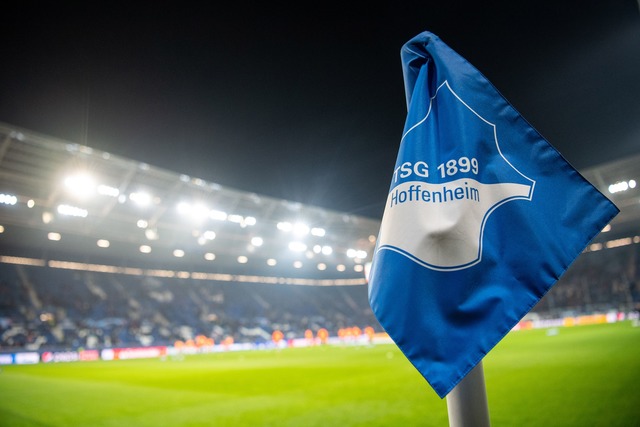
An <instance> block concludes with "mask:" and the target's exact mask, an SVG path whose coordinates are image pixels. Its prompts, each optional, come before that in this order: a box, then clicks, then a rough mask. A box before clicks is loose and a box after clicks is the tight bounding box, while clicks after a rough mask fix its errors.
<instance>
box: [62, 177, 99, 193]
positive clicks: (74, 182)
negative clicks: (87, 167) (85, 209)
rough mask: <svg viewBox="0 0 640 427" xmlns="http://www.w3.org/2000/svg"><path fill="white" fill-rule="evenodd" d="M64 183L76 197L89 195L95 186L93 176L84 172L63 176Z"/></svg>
mask: <svg viewBox="0 0 640 427" xmlns="http://www.w3.org/2000/svg"><path fill="white" fill-rule="evenodd" d="M64 185H65V187H67V189H68V190H69V191H70V192H71V193H73V194H74V195H76V196H78V197H83V198H84V197H88V196H90V195H91V194H92V193H93V192H94V191H95V188H96V185H95V183H94V181H93V178H92V177H91V176H90V175H88V174H86V173H78V174H76V175H71V176H68V177H66V178H65V180H64Z"/></svg>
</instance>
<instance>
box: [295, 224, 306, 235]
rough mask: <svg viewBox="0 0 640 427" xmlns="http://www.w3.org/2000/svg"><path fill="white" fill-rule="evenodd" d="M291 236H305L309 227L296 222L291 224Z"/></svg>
mask: <svg viewBox="0 0 640 427" xmlns="http://www.w3.org/2000/svg"><path fill="white" fill-rule="evenodd" d="M293 234H295V235H296V236H298V237H302V236H306V235H307V234H309V226H308V225H307V224H305V223H302V222H296V223H295V224H293Z"/></svg>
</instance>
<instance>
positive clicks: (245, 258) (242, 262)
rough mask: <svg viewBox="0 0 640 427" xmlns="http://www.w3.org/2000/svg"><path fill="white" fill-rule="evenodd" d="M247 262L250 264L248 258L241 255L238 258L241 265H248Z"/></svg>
mask: <svg viewBox="0 0 640 427" xmlns="http://www.w3.org/2000/svg"><path fill="white" fill-rule="evenodd" d="M247 262H249V258H247V257H246V256H244V255H240V256H239V257H238V263H239V264H246V263H247Z"/></svg>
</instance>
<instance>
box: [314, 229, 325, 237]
mask: <svg viewBox="0 0 640 427" xmlns="http://www.w3.org/2000/svg"><path fill="white" fill-rule="evenodd" d="M326 233H327V232H326V230H325V229H324V228H320V227H313V228H312V229H311V235H312V236H316V237H324V236H325V234H326Z"/></svg>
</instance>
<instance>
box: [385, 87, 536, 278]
mask: <svg viewBox="0 0 640 427" xmlns="http://www.w3.org/2000/svg"><path fill="white" fill-rule="evenodd" d="M414 95H415V94H414ZM425 105H426V103H425ZM420 114H421V115H420V116H418V117H419V119H418V120H416V121H417V122H416V123H415V124H414V125H413V126H412V127H410V128H409V129H408V130H407V131H406V132H405V134H404V136H403V138H402V142H401V146H400V151H399V155H398V161H397V163H396V168H395V170H394V172H393V178H392V183H391V190H390V192H389V196H388V198H387V204H386V207H385V211H384V218H383V220H382V228H381V229H380V235H379V240H378V250H393V251H396V252H398V253H400V254H402V255H404V256H406V257H408V258H410V259H412V260H413V261H415V262H417V263H418V264H421V265H423V266H425V267H428V268H430V269H433V270H442V271H452V270H461V269H464V268H468V267H470V266H472V265H475V264H477V263H479V262H480V261H481V260H482V242H483V232H484V227H485V224H486V222H487V219H488V218H489V216H490V215H491V213H492V212H494V211H495V210H496V209H497V208H499V207H500V206H501V205H503V204H505V203H507V202H509V201H511V200H516V199H524V200H531V198H532V196H533V189H534V186H535V181H533V180H532V179H530V178H528V177H526V176H525V175H524V174H522V173H521V172H520V171H518V170H517V169H516V168H515V167H514V166H513V165H512V164H511V163H510V162H509V161H508V160H507V159H506V158H505V157H504V155H503V154H502V152H501V151H500V146H499V143H498V137H497V132H496V126H495V125H494V124H493V123H491V122H489V121H487V120H486V119H484V118H483V117H481V116H480V115H479V114H478V113H476V112H475V111H474V110H473V109H472V108H471V107H470V106H469V105H467V103H465V102H464V101H463V100H462V99H461V98H460V97H459V96H458V95H457V94H456V93H455V92H454V91H453V89H452V88H451V87H450V86H449V83H448V82H447V81H445V82H444V83H442V84H441V85H440V86H439V87H438V89H437V91H436V94H435V96H434V97H433V98H431V99H430V101H429V103H428V108H427V110H426V111H425V112H422V113H420ZM448 123H450V126H448V125H447V124H448ZM459 123H464V128H461V127H460V125H459ZM443 142H444V143H443Z"/></svg>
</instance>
